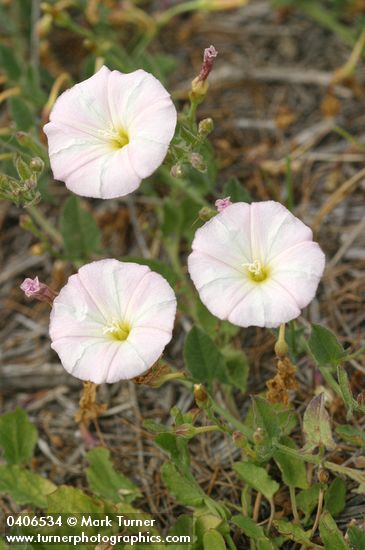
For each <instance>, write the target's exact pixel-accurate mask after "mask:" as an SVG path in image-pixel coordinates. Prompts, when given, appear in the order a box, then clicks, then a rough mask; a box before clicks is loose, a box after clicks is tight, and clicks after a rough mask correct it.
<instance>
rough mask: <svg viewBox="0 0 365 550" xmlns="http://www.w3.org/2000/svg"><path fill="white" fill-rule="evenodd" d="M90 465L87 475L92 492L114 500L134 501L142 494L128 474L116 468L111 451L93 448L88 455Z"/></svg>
mask: <svg viewBox="0 0 365 550" xmlns="http://www.w3.org/2000/svg"><path fill="white" fill-rule="evenodd" d="M86 458H87V460H88V462H89V464H90V467H89V468H88V469H87V470H86V477H87V481H88V484H89V487H90V489H91V490H92V492H93V493H94V494H95V495H97V496H99V497H103V498H106V499H108V500H111V501H112V502H116V503H117V502H120V501H121V500H122V501H126V502H133V501H134V500H135V499H136V498H139V497H140V496H141V492H140V490H139V489H138V487H136V485H135V484H134V483H133V482H132V481H130V480H129V479H128V478H127V477H126V476H124V475H123V474H121V473H118V472H116V471H115V470H114V467H113V464H112V462H111V460H110V452H109V451H108V450H107V449H104V448H102V447H100V448H96V449H92V450H91V451H89V452H88V453H87V455H86Z"/></svg>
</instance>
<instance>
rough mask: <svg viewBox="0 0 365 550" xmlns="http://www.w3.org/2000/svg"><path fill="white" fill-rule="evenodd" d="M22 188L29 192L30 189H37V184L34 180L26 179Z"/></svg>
mask: <svg viewBox="0 0 365 550" xmlns="http://www.w3.org/2000/svg"><path fill="white" fill-rule="evenodd" d="M24 187H25V188H26V190H27V191H31V190H32V189H35V188H36V187H37V182H36V180H35V179H34V178H32V177H31V178H28V179H27V180H25V181H24Z"/></svg>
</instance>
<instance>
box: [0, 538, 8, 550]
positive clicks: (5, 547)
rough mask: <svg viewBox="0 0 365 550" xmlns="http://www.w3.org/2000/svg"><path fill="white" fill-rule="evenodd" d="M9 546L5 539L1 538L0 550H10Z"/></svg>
mask: <svg viewBox="0 0 365 550" xmlns="http://www.w3.org/2000/svg"><path fill="white" fill-rule="evenodd" d="M8 548H9V546H8V545H7V544H5V541H4V539H2V538H0V550H8Z"/></svg>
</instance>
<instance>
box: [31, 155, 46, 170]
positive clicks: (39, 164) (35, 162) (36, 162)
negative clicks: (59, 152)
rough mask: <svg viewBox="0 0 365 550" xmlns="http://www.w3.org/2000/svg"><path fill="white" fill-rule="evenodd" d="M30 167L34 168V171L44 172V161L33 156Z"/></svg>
mask: <svg viewBox="0 0 365 550" xmlns="http://www.w3.org/2000/svg"><path fill="white" fill-rule="evenodd" d="M29 168H30V169H31V170H32V172H38V173H40V172H42V170H43V168H44V162H43V160H42V159H41V158H39V157H33V158H32V159H31V161H30V163H29Z"/></svg>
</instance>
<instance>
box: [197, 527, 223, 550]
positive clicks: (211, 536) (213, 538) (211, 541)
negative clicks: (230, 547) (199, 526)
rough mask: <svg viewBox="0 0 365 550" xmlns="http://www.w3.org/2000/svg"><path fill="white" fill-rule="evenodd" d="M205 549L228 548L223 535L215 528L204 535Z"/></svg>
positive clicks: (221, 549) (220, 549)
mask: <svg viewBox="0 0 365 550" xmlns="http://www.w3.org/2000/svg"><path fill="white" fill-rule="evenodd" d="M203 548H204V550H226V543H225V542H224V538H223V536H222V535H221V534H220V533H219V531H216V530H215V529H209V531H206V532H205V533H204V535H203Z"/></svg>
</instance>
